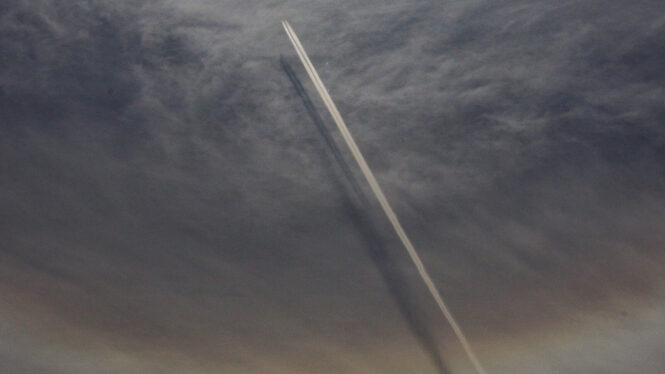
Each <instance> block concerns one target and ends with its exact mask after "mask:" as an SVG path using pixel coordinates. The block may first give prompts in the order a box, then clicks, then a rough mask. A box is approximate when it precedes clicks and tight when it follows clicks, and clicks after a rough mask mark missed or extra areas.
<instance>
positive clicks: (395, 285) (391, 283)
mask: <svg viewBox="0 0 665 374" xmlns="http://www.w3.org/2000/svg"><path fill="white" fill-rule="evenodd" d="M280 63H281V65H282V69H283V70H284V72H285V73H286V75H287V76H288V77H289V80H290V81H291V83H292V84H293V86H294V88H295V89H296V92H297V93H298V96H300V99H301V100H302V102H303V105H304V106H305V109H306V110H307V114H308V115H309V117H310V119H311V120H312V122H314V124H315V125H316V128H317V130H318V131H319V134H320V135H321V137H322V138H323V140H324V142H325V145H326V146H327V148H328V151H329V152H326V151H325V150H324V152H326V153H327V155H326V156H324V157H323V158H324V160H325V162H326V164H327V166H328V167H327V170H328V172H329V173H330V175H331V179H332V181H333V182H334V185H335V188H336V189H337V190H338V191H339V193H340V196H341V197H342V199H343V204H344V208H345V210H346V211H347V213H348V215H349V219H351V222H352V223H353V225H354V226H355V227H357V228H358V230H359V233H360V236H361V238H362V240H363V242H364V243H365V248H366V249H367V253H368V255H369V257H370V258H371V259H372V261H373V262H374V265H375V266H376V268H377V269H378V271H379V273H380V274H381V278H382V280H383V282H384V284H385V285H386V287H387V289H388V292H389V293H390V295H391V297H392V299H393V301H394V302H395V304H396V305H397V308H398V309H399V311H400V313H401V315H402V317H403V318H404V320H405V321H406V324H407V326H408V327H409V329H410V330H411V333H412V334H413V335H414V336H415V337H416V339H417V340H418V343H419V344H420V345H421V347H422V348H423V350H424V351H425V353H426V354H427V356H428V357H429V359H430V360H431V361H432V363H433V364H434V366H435V367H436V369H437V373H439V374H448V373H450V371H449V369H448V367H447V365H446V364H445V362H444V360H443V358H442V357H441V355H440V353H439V346H438V344H437V342H436V340H435V338H434V336H433V335H432V334H431V333H430V330H429V328H428V326H427V321H426V320H425V318H424V314H423V312H422V310H420V308H418V306H417V304H416V300H415V298H414V295H413V294H412V293H411V291H410V290H409V288H408V283H407V278H406V277H405V276H404V274H403V273H402V271H401V270H400V268H399V267H398V265H397V263H396V261H395V259H394V258H393V257H392V256H391V254H390V253H389V252H388V251H387V250H386V249H385V245H384V243H383V240H382V239H381V237H380V235H379V234H378V231H377V229H376V228H375V227H374V225H373V224H372V222H370V220H369V219H368V218H367V216H366V214H364V213H363V212H369V211H370V207H371V205H370V203H369V200H368V198H367V196H366V195H365V193H364V192H363V190H362V189H361V188H360V186H359V185H358V182H357V181H356V179H355V178H354V176H353V173H352V172H351V169H350V167H349V165H348V164H347V163H346V161H345V160H344V158H343V157H342V153H341V152H340V150H339V148H338V147H337V144H336V143H335V141H334V139H333V138H332V136H331V135H330V132H328V130H327V129H326V127H325V125H324V122H323V120H322V119H321V116H320V115H319V113H318V112H317V110H316V108H315V107H314V105H313V103H312V100H311V98H310V97H309V95H308V94H307V92H306V91H305V88H304V87H303V85H302V83H301V82H300V80H299V79H298V77H297V76H296V74H295V72H294V71H293V68H291V65H290V64H289V63H288V61H286V59H285V58H284V57H281V58H280ZM331 155H332V158H331V157H330V156H331ZM335 166H338V167H339V170H341V173H342V178H340V177H339V174H338V173H337V172H336V171H335V169H336V168H335ZM344 182H346V184H347V185H348V186H350V189H349V188H348V187H347V185H345V183H344ZM354 197H355V199H354ZM354 200H355V201H354Z"/></svg>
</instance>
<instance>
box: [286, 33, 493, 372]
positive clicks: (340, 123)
mask: <svg viewBox="0 0 665 374" xmlns="http://www.w3.org/2000/svg"><path fill="white" fill-rule="evenodd" d="M282 25H283V26H284V30H285V31H286V35H288V37H289V39H290V40H291V43H293V46H294V47H295V49H296V53H298V56H299V57H300V60H301V61H302V63H303V65H305V70H307V74H309V77H310V78H311V79H312V81H313V82H314V86H315V87H316V90H317V91H318V92H319V95H321V99H323V102H324V103H325V105H326V107H327V108H328V110H329V111H330V114H331V115H332V117H333V120H334V121H335V123H336V124H337V127H338V128H339V131H341V132H342V136H343V137H344V140H345V141H346V144H347V145H348V146H349V148H350V149H351V153H352V154H353V157H354V158H355V159H356V162H357V163H358V166H360V170H362V173H363V175H364V176H365V179H367V182H368V183H369V185H370V187H371V189H372V192H374V195H376V198H377V200H379V204H381V208H383V211H384V212H385V213H386V216H388V220H390V223H391V224H392V225H393V228H394V229H395V232H396V233H397V236H399V238H400V240H401V241H402V244H404V247H405V248H406V251H407V252H409V256H411V260H413V263H414V264H415V265H416V268H417V269H418V273H419V274H420V277H421V278H422V279H423V281H424V282H425V285H426V286H427V289H428V290H429V292H430V293H431V294H432V297H434V301H436V304H437V305H438V306H439V309H441V312H442V313H443V315H444V317H445V318H446V320H448V323H450V326H451V327H452V329H453V331H454V332H455V335H456V336H457V338H458V339H459V341H460V343H461V344H462V347H463V348H464V352H466V354H467V356H468V357H469V360H470V361H471V363H472V364H473V366H474V367H475V368H476V370H477V371H478V373H480V374H487V372H486V371H485V369H484V368H483V366H482V365H481V364H480V361H478V358H476V355H475V353H473V349H471V345H470V344H469V341H468V340H467V339H466V337H465V336H464V333H463V332H462V329H461V328H460V326H459V325H458V324H457V322H456V321H455V318H454V317H453V315H452V313H450V310H448V307H447V306H446V303H444V302H443V298H442V297H441V294H440V293H439V290H438V289H437V288H436V286H435V285H434V282H433V281H432V278H431V277H430V276H429V273H427V270H426V269H425V265H424V264H423V262H422V261H421V260H420V256H418V253H417V252H416V249H415V248H414V247H413V244H411V240H410V239H409V237H408V236H407V235H406V232H405V231H404V228H402V225H401V224H400V223H399V220H398V219H397V215H396V214H395V212H394V211H393V209H392V207H391V206H390V204H389V203H388V199H386V196H385V195H384V194H383V190H381V187H380V186H379V183H378V182H377V181H376V178H374V173H372V170H371V169H370V168H369V166H368V165H367V162H366V161H365V158H364V157H363V155H362V153H360V149H358V146H357V145H356V142H355V141H354V140H353V137H352V136H351V133H350V132H349V129H348V128H347V127H346V124H345V123H344V120H343V119H342V116H341V115H340V114H339V111H338V110H337V107H336V106H335V103H334V102H333V101H332V99H331V98H330V95H329V94H328V90H326V87H325V86H324V85H323V82H322V81H321V78H319V74H317V72H316V70H315V69H314V65H312V62H311V61H310V60H309V57H307V53H306V52H305V49H304V48H303V46H302V44H300V40H299V39H298V37H297V36H296V33H295V32H294V31H293V29H292V28H291V25H289V23H288V22H286V21H282Z"/></svg>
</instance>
